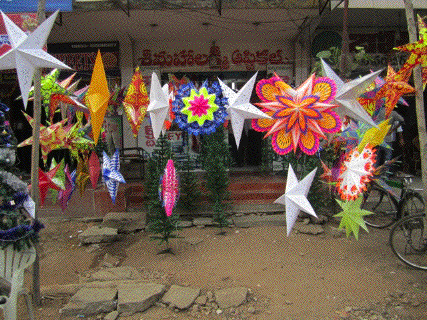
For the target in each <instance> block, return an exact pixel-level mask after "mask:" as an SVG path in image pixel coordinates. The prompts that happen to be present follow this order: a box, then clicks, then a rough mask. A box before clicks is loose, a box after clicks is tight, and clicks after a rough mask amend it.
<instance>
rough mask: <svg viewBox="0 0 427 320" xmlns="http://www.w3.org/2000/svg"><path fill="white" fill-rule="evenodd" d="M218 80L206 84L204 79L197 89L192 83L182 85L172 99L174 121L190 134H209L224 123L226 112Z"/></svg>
mask: <svg viewBox="0 0 427 320" xmlns="http://www.w3.org/2000/svg"><path fill="white" fill-rule="evenodd" d="M221 93H222V90H221V87H220V85H219V83H218V82H216V81H215V82H214V83H212V85H211V86H208V82H207V81H205V82H204V83H203V85H202V86H201V87H200V89H199V90H197V89H196V87H195V86H194V84H193V83H191V82H190V83H189V84H186V85H182V86H181V87H180V89H179V90H178V93H177V95H176V96H175V100H174V101H173V105H174V107H173V112H174V113H175V122H176V123H177V124H178V126H179V127H180V128H181V129H182V130H185V131H187V132H188V133H190V134H194V135H199V134H211V133H213V132H215V130H216V128H217V127H219V126H220V125H221V124H223V123H224V121H225V119H226V117H227V112H226V110H225V107H224V105H226V104H227V98H224V97H222V94H221Z"/></svg>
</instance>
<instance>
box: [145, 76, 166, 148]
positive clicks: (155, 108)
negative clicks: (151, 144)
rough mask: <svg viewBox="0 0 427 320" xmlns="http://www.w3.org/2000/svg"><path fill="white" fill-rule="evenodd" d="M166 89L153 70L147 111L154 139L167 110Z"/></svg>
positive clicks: (158, 133) (160, 128) (158, 132)
mask: <svg viewBox="0 0 427 320" xmlns="http://www.w3.org/2000/svg"><path fill="white" fill-rule="evenodd" d="M168 90H169V89H168V85H167V84H165V85H164V86H163V88H162V85H161V84H160V81H159V78H158V77H157V74H156V73H155V72H153V74H152V75H151V89H150V104H149V105H148V108H147V111H148V112H149V113H150V119H151V126H152V127H153V134H154V139H156V140H157V138H158V137H159V135H160V131H162V128H163V124H164V123H165V119H166V117H167V115H168V112H169V98H168Z"/></svg>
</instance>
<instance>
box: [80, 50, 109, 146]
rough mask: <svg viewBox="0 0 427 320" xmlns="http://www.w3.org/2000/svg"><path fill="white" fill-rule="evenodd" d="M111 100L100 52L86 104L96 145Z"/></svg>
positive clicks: (97, 56)
mask: <svg viewBox="0 0 427 320" xmlns="http://www.w3.org/2000/svg"><path fill="white" fill-rule="evenodd" d="M109 99H110V92H109V91H108V83H107V77H106V76H105V69H104V64H103V63H102V57H101V52H100V51H99V50H98V54H97V55H96V60H95V66H94V67H93V72H92V78H91V80H90V85H89V89H88V92H87V94H86V96H85V100H86V103H87V105H88V106H89V110H90V122H91V123H92V133H93V141H94V142H95V144H97V143H98V138H99V134H100V132H101V127H102V123H103V122H104V116H105V112H106V111H107V107H108V101H109Z"/></svg>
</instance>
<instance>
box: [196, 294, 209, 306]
mask: <svg viewBox="0 0 427 320" xmlns="http://www.w3.org/2000/svg"><path fill="white" fill-rule="evenodd" d="M207 301H208V298H207V297H206V296H198V297H197V298H196V300H194V303H195V304H198V305H201V306H204V305H205V304H206V302H207Z"/></svg>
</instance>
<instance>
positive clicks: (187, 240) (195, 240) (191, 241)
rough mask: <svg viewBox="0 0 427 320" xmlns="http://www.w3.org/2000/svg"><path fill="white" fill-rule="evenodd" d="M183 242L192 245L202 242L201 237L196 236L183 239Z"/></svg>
mask: <svg viewBox="0 0 427 320" xmlns="http://www.w3.org/2000/svg"><path fill="white" fill-rule="evenodd" d="M184 242H185V243H188V244H191V245H192V246H194V245H196V244H199V243H201V242H203V238H197V237H190V238H185V239H184Z"/></svg>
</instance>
